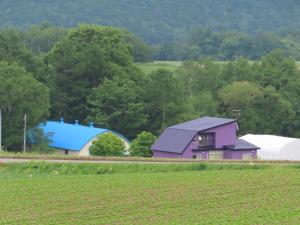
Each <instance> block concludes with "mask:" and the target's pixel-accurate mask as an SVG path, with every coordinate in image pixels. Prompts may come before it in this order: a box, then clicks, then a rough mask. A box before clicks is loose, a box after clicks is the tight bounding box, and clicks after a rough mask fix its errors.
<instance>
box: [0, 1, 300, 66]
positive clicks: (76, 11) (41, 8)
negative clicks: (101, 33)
mask: <svg viewBox="0 0 300 225" xmlns="http://www.w3.org/2000/svg"><path fill="white" fill-rule="evenodd" d="M298 5H299V3H297V1H294V0H288V1H284V2H282V1H279V0H276V1H267V0H255V1H251V2H250V1H245V0H242V1H241V0H219V1H208V0H189V1H174V0H172V1H171V0H164V1H161V0H148V1H138V0H112V1H107V0H89V1H79V0H77V1H69V0H66V1H57V0H55V1H37V0H29V1H26V4H24V3H23V1H21V0H16V1H8V0H2V1H1V4H0V10H1V14H0V27H2V28H7V27H15V28H17V29H21V30H23V31H28V30H30V29H31V31H32V32H35V34H36V38H38V35H39V34H38V32H39V30H32V26H33V25H37V24H42V23H43V22H44V23H45V21H48V23H49V24H52V25H54V26H55V27H59V28H60V29H58V28H57V29H56V30H55V34H54V35H55V37H54V36H53V31H54V29H52V30H48V31H47V32H44V33H43V36H44V37H40V38H47V37H45V35H50V36H51V35H52V36H51V37H49V40H50V41H49V44H48V45H49V46H50V45H51V43H50V42H53V41H59V40H61V38H63V34H66V33H67V29H68V28H73V27H76V26H78V24H80V23H93V24H99V25H105V26H107V25H108V26H114V27H119V28H122V29H124V30H128V31H129V32H132V33H133V34H135V40H133V41H134V42H135V43H136V44H137V45H134V46H135V47H142V48H143V49H144V51H143V52H142V53H140V51H136V53H138V54H140V57H139V59H138V60H139V61H147V60H191V59H192V60H197V59H200V58H201V59H203V58H206V57H211V58H213V59H216V60H222V61H227V60H235V59H237V58H239V57H247V58H249V59H251V60H258V59H259V58H261V57H262V56H263V55H265V54H267V53H269V52H271V51H274V50H276V49H278V48H280V49H282V50H283V51H284V52H285V53H286V54H287V55H289V56H292V57H294V58H295V59H297V60H300V32H299V31H298V28H300V22H299V20H298V15H299V13H300V10H299V7H297V6H298ZM131 37H133V36H131ZM53 38H55V39H53ZM138 39H140V40H143V41H144V42H145V43H147V44H148V45H149V46H146V45H143V44H141V43H142V42H140V41H139V43H137V40H138ZM28 41H30V40H29V39H27V44H28ZM52 44H53V43H52ZM43 50H45V49H34V51H43ZM139 50H141V49H139ZM141 54H142V55H141Z"/></svg>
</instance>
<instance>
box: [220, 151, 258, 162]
mask: <svg viewBox="0 0 300 225" xmlns="http://www.w3.org/2000/svg"><path fill="white" fill-rule="evenodd" d="M244 154H249V155H251V156H252V159H256V158H257V150H256V149H253V150H234V151H230V150H228V151H225V153H224V158H225V159H232V160H243V155H244Z"/></svg>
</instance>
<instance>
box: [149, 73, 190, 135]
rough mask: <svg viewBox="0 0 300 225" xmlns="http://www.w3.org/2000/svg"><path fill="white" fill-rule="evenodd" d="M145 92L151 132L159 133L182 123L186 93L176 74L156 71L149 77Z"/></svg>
mask: <svg viewBox="0 0 300 225" xmlns="http://www.w3.org/2000/svg"><path fill="white" fill-rule="evenodd" d="M145 90H146V91H145V93H146V94H145V102H146V112H147V114H148V116H149V117H148V118H149V123H148V128H149V130H150V131H151V132H153V133H154V132H155V133H157V132H159V131H161V130H162V129H164V128H165V127H166V126H168V125H171V124H174V123H177V122H179V121H182V114H183V113H184V103H185V102H184V92H183V86H182V85H181V83H180V82H179V79H178V78H177V77H176V76H175V74H174V73H172V72H170V71H168V70H165V69H159V70H157V71H154V72H153V73H151V74H149V75H148V77H147V80H146V82H145Z"/></svg>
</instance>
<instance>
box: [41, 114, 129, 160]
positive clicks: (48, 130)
mask: <svg viewBox="0 0 300 225" xmlns="http://www.w3.org/2000/svg"><path fill="white" fill-rule="evenodd" d="M40 128H41V129H42V130H43V132H44V135H45V136H47V137H49V139H50V144H49V147H53V148H56V149H57V151H58V152H59V153H61V154H65V155H79V156H89V155H90V152H89V148H90V146H91V145H92V142H93V141H94V140H96V139H98V138H101V135H102V134H104V133H107V132H110V133H112V134H114V135H116V136H117V137H118V138H120V139H121V140H122V141H123V143H124V145H125V149H126V150H128V149H129V144H130V142H129V140H128V139H127V138H125V137H124V136H122V135H121V134H118V133H116V132H113V131H111V130H108V129H105V128H97V127H94V125H93V123H90V124H89V126H83V125H80V124H79V123H78V121H75V123H74V124H70V123H65V122H64V120H63V119H61V120H60V122H55V121H47V122H46V123H45V124H41V125H40Z"/></svg>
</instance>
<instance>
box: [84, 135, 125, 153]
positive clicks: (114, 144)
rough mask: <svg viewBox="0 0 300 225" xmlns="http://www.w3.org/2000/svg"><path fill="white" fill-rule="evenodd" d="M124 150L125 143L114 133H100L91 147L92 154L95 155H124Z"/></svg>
mask: <svg viewBox="0 0 300 225" xmlns="http://www.w3.org/2000/svg"><path fill="white" fill-rule="evenodd" d="M124 151H125V145H124V143H123V142H122V140H121V139H120V138H119V137H117V136H116V135H114V134H112V133H105V134H102V135H99V137H98V139H97V140H95V141H93V144H92V145H91V147H90V154H91V155H93V156H124Z"/></svg>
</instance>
